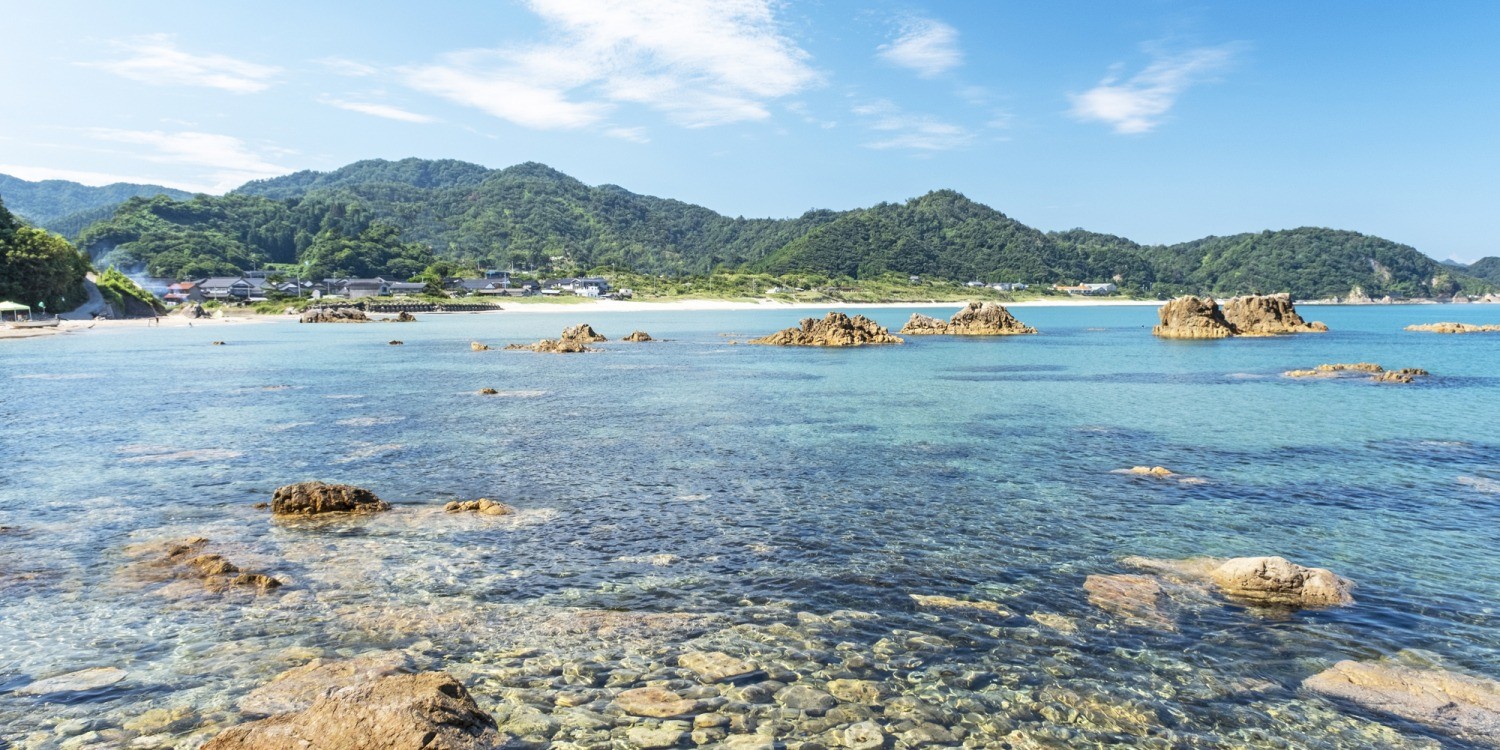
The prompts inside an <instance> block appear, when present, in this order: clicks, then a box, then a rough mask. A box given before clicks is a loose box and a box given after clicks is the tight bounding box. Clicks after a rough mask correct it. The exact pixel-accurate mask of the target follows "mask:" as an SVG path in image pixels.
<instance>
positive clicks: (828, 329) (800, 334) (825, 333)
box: [750, 312, 906, 346]
mask: <svg viewBox="0 0 1500 750" xmlns="http://www.w3.org/2000/svg"><path fill="white" fill-rule="evenodd" d="M750 343H752V344H763V345H767V346H864V345H866V344H904V343H906V341H905V340H903V339H902V338H901V337H899V336H893V335H891V332H890V331H888V330H886V329H885V328H884V327H882V326H880V325H879V324H878V323H876V322H875V321H873V320H870V319H869V318H866V317H865V316H863V315H856V316H854V317H852V318H851V317H849V316H848V315H845V314H843V313H841V312H831V313H828V315H826V316H825V317H824V318H823V319H822V320H818V319H817V318H803V319H802V324H801V326H800V327H798V328H788V329H786V330H782V331H777V332H776V333H773V334H771V335H769V336H764V337H761V338H758V339H751V340H750Z"/></svg>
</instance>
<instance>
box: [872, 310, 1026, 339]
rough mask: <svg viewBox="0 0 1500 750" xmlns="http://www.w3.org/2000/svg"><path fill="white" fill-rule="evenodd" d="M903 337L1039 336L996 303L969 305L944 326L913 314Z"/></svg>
mask: <svg viewBox="0 0 1500 750" xmlns="http://www.w3.org/2000/svg"><path fill="white" fill-rule="evenodd" d="M901 333H903V334H911V335H917V336H922V335H932V334H948V335H952V336H1014V335H1018V334H1028V333H1036V329H1035V328H1032V327H1031V326H1028V325H1026V324H1024V323H1022V322H1021V321H1019V320H1016V317H1015V316H1014V315H1011V314H1010V311H1009V310H1007V309H1005V307H1004V306H1002V305H1000V304H999V303H996V302H970V303H969V304H968V305H966V306H965V307H964V309H962V310H959V311H958V312H957V313H954V315H953V317H952V318H949V319H948V322H947V323H944V322H943V321H941V320H938V319H937V318H934V317H931V316H928V315H922V314H920V313H912V316H911V320H908V321H907V322H906V326H905V327H903V328H902V329H901Z"/></svg>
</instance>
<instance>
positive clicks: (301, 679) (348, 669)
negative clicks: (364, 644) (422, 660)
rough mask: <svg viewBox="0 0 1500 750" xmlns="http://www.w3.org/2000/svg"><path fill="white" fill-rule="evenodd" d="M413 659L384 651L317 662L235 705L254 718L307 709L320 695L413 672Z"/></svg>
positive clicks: (275, 680)
mask: <svg viewBox="0 0 1500 750" xmlns="http://www.w3.org/2000/svg"><path fill="white" fill-rule="evenodd" d="M411 666H412V665H411V659H410V658H409V657H408V656H407V655H406V654H403V653H401V652H400V651H381V652H377V653H371V654H364V655H361V656H356V657H354V658H352V659H338V660H327V659H314V660H312V661H310V662H308V663H306V664H303V665H302V666H300V667H293V668H291V669H288V670H286V671H285V672H282V673H281V674H278V675H276V676H275V677H273V678H271V681H270V682H268V683H266V684H264V685H261V686H260V687H258V688H256V689H254V690H252V691H250V693H249V694H247V695H246V696H245V697H243V698H241V699H240V700H239V702H238V703H237V704H236V705H237V706H238V707H239V709H240V711H242V712H244V713H246V714H249V715H252V716H271V715H273V714H283V713H288V712H291V711H302V710H305V709H307V708H308V707H309V706H311V705H312V704H313V701H315V700H317V699H318V697H319V696H322V695H326V694H328V693H331V692H333V691H334V690H338V689H340V688H346V687H351V686H356V685H365V684H368V683H371V682H374V681H375V680H378V679H380V678H383V677H388V676H390V675H393V674H402V673H405V672H409V671H411Z"/></svg>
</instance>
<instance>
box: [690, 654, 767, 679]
mask: <svg viewBox="0 0 1500 750" xmlns="http://www.w3.org/2000/svg"><path fill="white" fill-rule="evenodd" d="M677 665H678V666H680V667H682V668H683V669H686V670H688V671H689V672H692V673H693V674H695V675H697V676H698V679H699V680H701V681H703V682H706V683H715V682H735V681H736V680H740V679H742V678H744V677H747V676H749V675H752V674H755V673H756V672H758V671H759V670H757V669H756V668H755V665H753V664H751V663H750V662H747V661H745V660H743V659H736V658H734V657H733V656H730V655H729V654H726V653H723V652H720V651H690V652H688V653H685V654H683V655H681V656H679V657H677Z"/></svg>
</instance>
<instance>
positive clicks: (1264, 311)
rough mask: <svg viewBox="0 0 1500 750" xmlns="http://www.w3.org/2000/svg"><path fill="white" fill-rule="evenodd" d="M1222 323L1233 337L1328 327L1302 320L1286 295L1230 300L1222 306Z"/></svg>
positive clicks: (1244, 297)
mask: <svg viewBox="0 0 1500 750" xmlns="http://www.w3.org/2000/svg"><path fill="white" fill-rule="evenodd" d="M1224 320H1225V322H1227V323H1228V324H1229V328H1230V330H1232V331H1233V332H1234V335H1236V336H1280V335H1283V334H1288V333H1323V332H1326V331H1327V330H1328V326H1326V325H1323V324H1322V323H1308V322H1307V321H1305V320H1303V319H1302V316H1301V315H1298V314H1297V308H1296V307H1295V306H1294V305H1293V304H1292V297H1291V295H1289V294H1251V295H1246V296H1243V297H1234V298H1232V299H1230V300H1229V301H1228V302H1225V303H1224Z"/></svg>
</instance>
